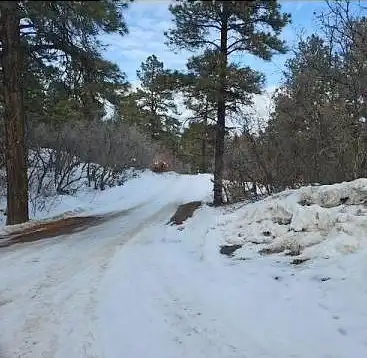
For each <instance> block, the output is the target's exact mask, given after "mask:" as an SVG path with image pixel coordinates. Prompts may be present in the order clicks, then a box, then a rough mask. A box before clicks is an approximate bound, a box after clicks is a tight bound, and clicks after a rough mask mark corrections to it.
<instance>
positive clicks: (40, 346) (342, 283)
mask: <svg viewBox="0 0 367 358" xmlns="http://www.w3.org/2000/svg"><path fill="white" fill-rule="evenodd" d="M210 179H211V178H210V176H208V175H197V176H189V175H177V174H174V173H167V174H163V175H157V174H153V173H150V172H146V173H143V174H142V175H141V177H140V178H136V179H132V180H130V181H128V182H127V183H126V185H124V186H122V187H117V188H112V189H108V190H106V191H104V192H102V193H98V194H94V195H93V196H94V197H93V198H92V197H91V194H90V193H89V192H88V193H87V192H86V193H81V194H79V195H78V196H76V197H74V198H72V199H67V200H65V201H64V202H63V203H62V204H60V205H61V206H59V207H55V209H54V211H53V212H50V216H54V215H65V212H69V213H75V212H78V213H79V214H80V213H81V214H83V215H89V214H103V213H111V212H113V213H116V215H114V216H113V218H112V219H111V220H107V221H106V222H104V223H103V224H101V225H99V226H97V227H93V228H89V229H87V230H85V231H83V232H79V233H75V234H72V235H69V236H66V235H64V236H59V237H55V238H51V239H46V240H42V241H37V242H34V243H29V244H17V245H14V246H11V247H8V248H2V249H0V317H1V320H0V331H1V334H0V357H1V358H11V357H56V358H64V357H70V358H74V357H75V358H79V357H103V358H121V357H127V358H184V357H185V358H186V357H192V358H204V357H205V358H224V357H225V358H232V357H233V358H237V357H241V358H258V357H269V358H288V357H292V358H295V357H299V358H310V357H312V358H318V357H320V358H321V357H322V358H324V357H325V358H326V357H328V358H331V357H332V358H354V357H357V358H359V357H366V356H367V305H366V302H367V280H366V277H367V206H366V203H367V179H359V180H356V181H353V182H349V183H341V184H335V185H330V186H319V187H304V188H301V189H299V190H289V191H285V192H282V193H279V194H276V195H273V196H271V197H269V198H267V199H265V200H263V201H259V202H256V203H250V204H245V203H240V204H236V205H233V206H228V207H225V208H220V209H218V208H213V207H210V206H207V205H205V202H207V201H209V200H210V198H211V182H210ZM193 200H203V202H204V205H203V206H202V207H201V208H200V209H198V210H197V211H196V212H195V214H194V216H193V217H192V218H191V219H189V220H187V221H186V222H185V223H184V224H183V225H180V226H171V225H167V222H168V220H169V218H170V217H171V215H172V214H173V213H174V211H175V210H176V208H177V206H178V205H180V204H183V203H186V202H188V201H193ZM5 230H7V229H5ZM234 244H236V245H237V246H236V248H237V250H235V251H234V252H233V253H232V254H229V255H223V254H221V253H220V250H221V248H223V247H227V246H231V245H234Z"/></svg>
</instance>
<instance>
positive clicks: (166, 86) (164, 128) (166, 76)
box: [136, 55, 179, 149]
mask: <svg viewBox="0 0 367 358" xmlns="http://www.w3.org/2000/svg"><path fill="white" fill-rule="evenodd" d="M137 76H138V78H139V80H140V88H139V89H138V90H137V92H136V98H137V101H138V105H139V107H140V108H141V109H142V110H143V111H144V113H145V114H147V116H148V123H146V125H147V128H146V130H147V132H148V133H150V135H151V136H152V138H153V139H155V140H160V141H162V142H163V143H164V144H166V145H168V146H170V147H171V148H172V149H173V147H175V145H176V137H177V134H178V132H179V121H178V120H177V118H176V116H177V115H178V111H177V104H176V102H175V99H174V82H173V81H172V76H171V73H170V71H169V70H167V69H165V68H164V64H163V62H161V61H159V59H158V58H157V57H156V56H155V55H151V56H149V57H148V58H147V59H146V61H145V62H143V63H142V64H141V66H140V70H138V71H137Z"/></svg>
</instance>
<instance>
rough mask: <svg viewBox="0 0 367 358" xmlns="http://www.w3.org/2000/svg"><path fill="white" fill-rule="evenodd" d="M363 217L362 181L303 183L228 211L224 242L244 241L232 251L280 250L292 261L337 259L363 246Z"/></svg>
mask: <svg viewBox="0 0 367 358" xmlns="http://www.w3.org/2000/svg"><path fill="white" fill-rule="evenodd" d="M366 216H367V179H364V178H362V179H358V180H355V181H351V182H344V183H341V184H334V185H325V186H308V187H303V188H301V189H298V190H289V191H285V192H282V193H279V194H276V195H273V196H272V197H269V198H267V199H265V200H263V201H260V202H257V203H253V204H249V205H246V206H244V207H242V208H241V209H239V210H237V211H235V212H233V213H231V214H230V215H229V217H227V218H226V219H225V220H227V221H228V220H229V221H230V222H231V225H229V226H228V228H227V233H225V235H224V237H223V243H227V244H228V243H229V244H243V245H244V246H243V249H241V250H238V251H237V255H243V254H244V252H245V251H246V248H248V247H249V246H254V245H256V249H257V251H258V252H260V253H263V254H264V253H265V254H266V253H282V254H285V255H287V256H291V257H292V261H293V259H294V258H295V257H297V259H302V261H303V260H306V259H312V258H316V257H323V258H331V257H337V256H340V255H344V254H347V253H351V252H355V251H357V250H359V249H361V248H367V218H366ZM253 249H254V248H253V247H252V250H253ZM298 262H299V261H298Z"/></svg>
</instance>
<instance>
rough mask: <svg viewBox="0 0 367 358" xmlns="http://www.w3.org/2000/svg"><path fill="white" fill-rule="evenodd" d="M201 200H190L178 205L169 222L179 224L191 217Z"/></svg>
mask: <svg viewBox="0 0 367 358" xmlns="http://www.w3.org/2000/svg"><path fill="white" fill-rule="evenodd" d="M201 204H202V202H201V201H191V202H189V203H186V204H182V205H180V206H179V207H178V208H177V210H176V213H175V214H174V215H173V216H172V217H171V219H170V221H169V223H171V224H174V225H181V224H183V222H184V221H186V220H187V219H188V218H191V217H192V216H193V215H194V212H195V210H196V209H198V208H199V207H200V206H201Z"/></svg>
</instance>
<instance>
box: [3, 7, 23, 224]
mask: <svg viewBox="0 0 367 358" xmlns="http://www.w3.org/2000/svg"><path fill="white" fill-rule="evenodd" d="M17 6H18V4H17V2H15V1H14V2H13V1H4V2H2V4H1V20H0V21H1V42H2V47H3V49H2V69H3V78H4V102H5V105H4V106H5V116H4V122H5V157H6V175H7V206H8V207H7V225H14V224H20V223H23V222H25V221H28V219H29V217H28V179H27V162H26V149H25V138H24V137H25V134H24V131H25V129H24V127H25V115H24V104H23V93H22V87H21V80H22V76H21V73H22V70H23V63H22V62H23V61H22V49H21V44H20V28H19V18H18V16H17Z"/></svg>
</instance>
